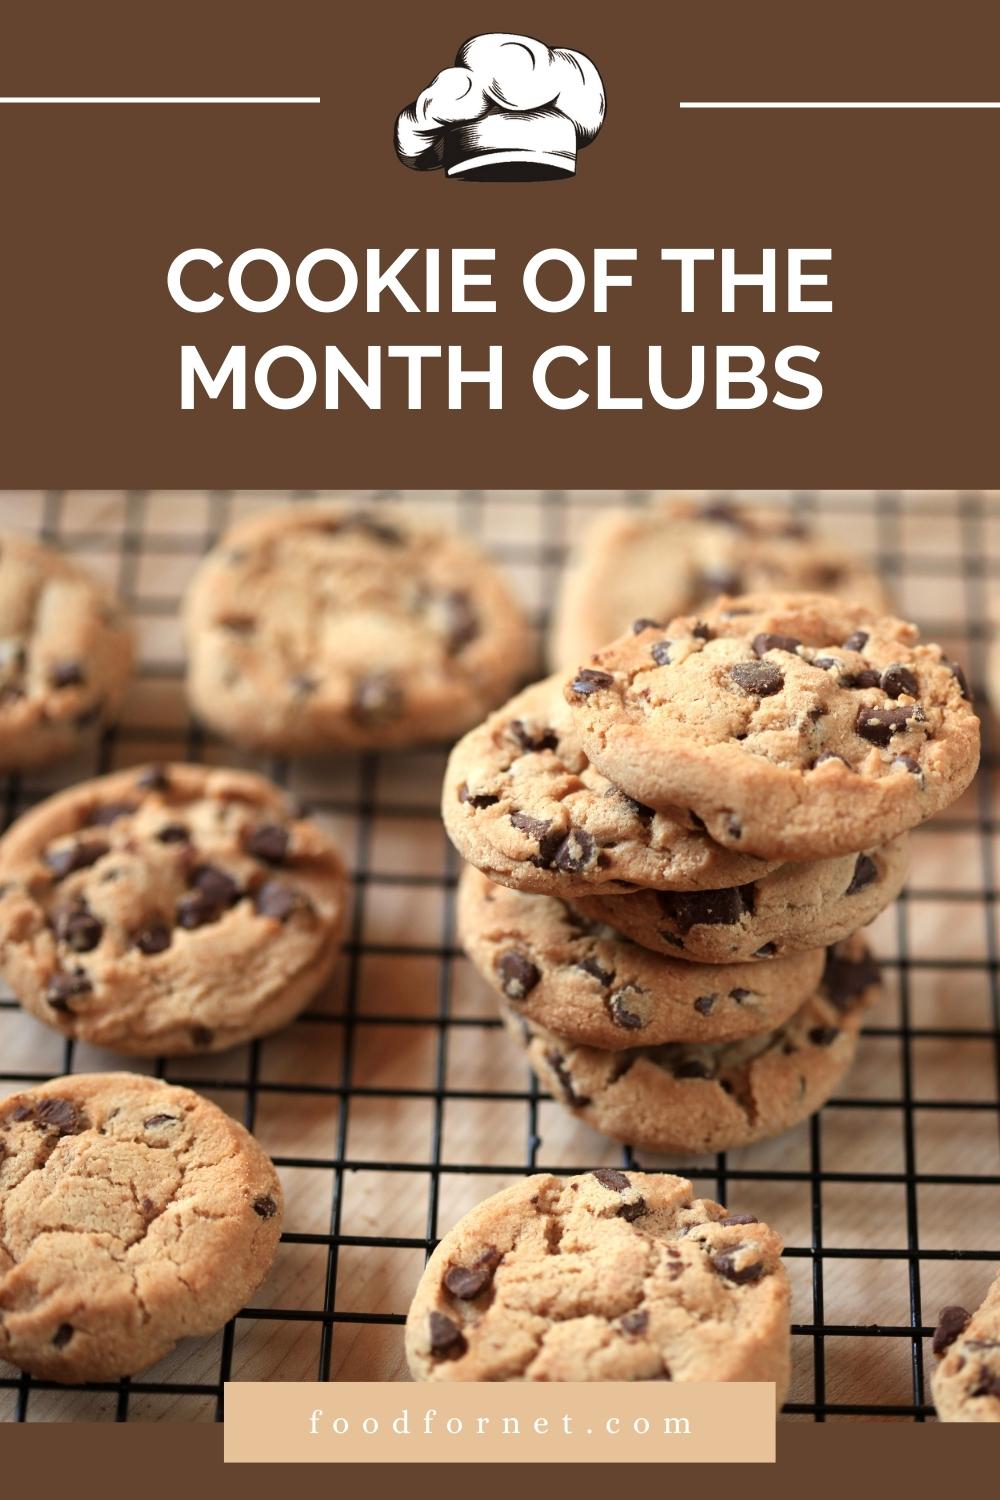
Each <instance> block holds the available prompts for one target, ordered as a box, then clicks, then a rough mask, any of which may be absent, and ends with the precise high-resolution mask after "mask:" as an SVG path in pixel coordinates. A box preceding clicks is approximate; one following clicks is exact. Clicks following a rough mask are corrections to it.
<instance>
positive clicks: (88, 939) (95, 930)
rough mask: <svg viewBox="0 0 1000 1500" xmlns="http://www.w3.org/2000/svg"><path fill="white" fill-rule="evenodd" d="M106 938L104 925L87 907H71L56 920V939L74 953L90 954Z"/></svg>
mask: <svg viewBox="0 0 1000 1500" xmlns="http://www.w3.org/2000/svg"><path fill="white" fill-rule="evenodd" d="M103 936H104V924H103V923H102V922H101V921H100V920H99V918H97V917H95V916H94V913H93V912H92V911H91V910H90V909H89V908H88V907H86V906H71V907H68V908H67V909H66V910H65V911H62V912H60V913H59V915H58V916H57V918H56V937H57V938H58V939H59V941H60V942H62V943H65V944H66V946H67V947H68V948H72V950H73V952H74V953H90V952H91V951H92V950H93V949H94V948H96V947H97V945H98V943H99V942H100V941H101V938H102V937H103Z"/></svg>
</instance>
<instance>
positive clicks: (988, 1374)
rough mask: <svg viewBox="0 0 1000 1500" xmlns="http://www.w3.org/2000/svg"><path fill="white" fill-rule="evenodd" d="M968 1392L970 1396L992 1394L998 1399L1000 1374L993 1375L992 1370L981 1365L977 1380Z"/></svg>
mask: <svg viewBox="0 0 1000 1500" xmlns="http://www.w3.org/2000/svg"><path fill="white" fill-rule="evenodd" d="M969 1394H970V1396H993V1397H994V1398H995V1399H996V1400H997V1401H1000V1375H994V1374H993V1372H992V1370H988V1369H987V1368H986V1366H985V1365H983V1367H982V1369H981V1370H980V1372H979V1377H978V1381H977V1383H976V1385H975V1386H973V1388H972V1390H971V1391H970V1392H969Z"/></svg>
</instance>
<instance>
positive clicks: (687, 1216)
mask: <svg viewBox="0 0 1000 1500" xmlns="http://www.w3.org/2000/svg"><path fill="white" fill-rule="evenodd" d="M789 1332H790V1329H789V1290H788V1280H787V1277H786V1274H785V1270H784V1267H783V1266H782V1264H781V1241H780V1239H779V1238H778V1236H777V1235H776V1234H775V1233H774V1231H773V1230H772V1229H769V1228H768V1227H767V1225H766V1224H761V1223H759V1222H758V1220H757V1219H755V1218H754V1216H753V1215H752V1214H747V1213H736V1214H728V1213H727V1212H726V1210H725V1209H724V1208H723V1207H722V1205H721V1204H719V1203H713V1202H712V1201H711V1199H707V1198H693V1197H692V1193H691V1184H690V1182H686V1181H685V1180H684V1178H683V1177H669V1176H666V1175H662V1176H661V1175H653V1174H650V1173H646V1172H619V1171H616V1170H615V1169H613V1168H609V1167H604V1168H601V1169H599V1170H598V1171H596V1172H587V1173H585V1174H583V1175H582V1176H579V1177H567V1178H561V1179H560V1178H558V1177H551V1176H549V1175H548V1174H546V1173H540V1174H538V1175H537V1176H533V1177H526V1178H525V1179H524V1180H523V1181H522V1182H518V1183H516V1184H515V1185H514V1186H513V1187H509V1188H506V1189H505V1190H504V1191H503V1192H500V1193H496V1194H495V1195H494V1196H493V1197H492V1198H487V1199H486V1201H485V1202H484V1203H480V1205H479V1206H478V1208H474V1209H473V1210H472V1212H471V1213H468V1214H466V1216H465V1218H464V1219H461V1220H460V1221H459V1223H458V1224H456V1225H455V1227H454V1229H452V1230H451V1231H450V1232H449V1233H448V1234H446V1235H445V1237H444V1239H443V1240H442V1241H441V1243H440V1244H439V1245H438V1247H437V1249H436V1250H435V1252H434V1254H433V1255H432V1256H431V1258H430V1260H429V1261H428V1262H427V1267H426V1269H425V1271H424V1274H423V1276H422V1277H421V1279H420V1284H419V1286H418V1287H417V1291H416V1295H415V1296H414V1299H413V1303H412V1305H411V1307H410V1312H409V1316H408V1317H407V1320H406V1357H407V1361H408V1363H409V1366H410V1371H411V1373H412V1375H413V1377H414V1379H415V1380H518V1381H520V1380H759V1381H774V1383H775V1385H776V1386H777V1399H778V1403H779V1405H780V1403H781V1402H782V1400H783V1399H784V1394H785V1390H786V1388H787V1385H788V1373H789Z"/></svg>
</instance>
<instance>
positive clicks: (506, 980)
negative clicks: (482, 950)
mask: <svg viewBox="0 0 1000 1500" xmlns="http://www.w3.org/2000/svg"><path fill="white" fill-rule="evenodd" d="M494 968H495V969H496V971H497V974H498V975H499V977H500V988H501V989H502V990H503V992H504V994H505V995H506V996H507V998H508V1000H524V999H525V998H526V997H527V996H528V995H530V993H531V991H532V990H533V989H534V988H535V985H536V984H537V983H538V981H539V980H540V979H541V977H542V976H541V973H540V972H539V970H538V969H537V967H536V966H535V965H534V964H533V963H532V962H531V959H530V958H528V956H527V955H526V954H524V953H520V952H518V950H517V949H516V948H508V949H507V950H506V952H504V953H501V954H499V955H498V956H497V959H496V962H495V964H494Z"/></svg>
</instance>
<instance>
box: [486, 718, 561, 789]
mask: <svg viewBox="0 0 1000 1500" xmlns="http://www.w3.org/2000/svg"><path fill="white" fill-rule="evenodd" d="M507 733H508V734H509V735H510V737H511V739H513V740H515V741H516V742H517V744H519V745H520V747H521V749H522V750H530V751H534V752H536V753H537V752H538V751H540V750H557V749H558V748H559V736H558V735H557V734H556V732H555V730H554V729H540V730H531V729H529V728H528V726H527V724H525V722H524V720H523V719H511V721H510V723H509V724H508V725H507ZM494 800H496V799H494Z"/></svg>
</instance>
